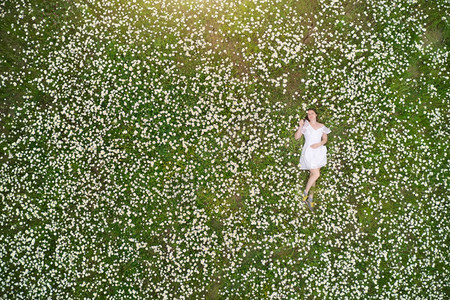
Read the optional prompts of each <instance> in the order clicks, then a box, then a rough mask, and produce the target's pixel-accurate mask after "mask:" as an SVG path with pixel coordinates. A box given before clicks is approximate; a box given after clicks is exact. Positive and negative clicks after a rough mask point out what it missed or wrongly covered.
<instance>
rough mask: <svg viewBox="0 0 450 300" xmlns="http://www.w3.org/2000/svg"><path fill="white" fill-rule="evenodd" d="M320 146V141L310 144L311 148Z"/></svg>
mask: <svg viewBox="0 0 450 300" xmlns="http://www.w3.org/2000/svg"><path fill="white" fill-rule="evenodd" d="M320 146H322V144H321V143H315V144H312V145H311V148H313V149H316V148H319V147H320Z"/></svg>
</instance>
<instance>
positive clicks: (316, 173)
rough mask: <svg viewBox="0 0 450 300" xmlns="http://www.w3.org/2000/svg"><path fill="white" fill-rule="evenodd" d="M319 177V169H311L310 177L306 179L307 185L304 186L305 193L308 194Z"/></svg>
mask: <svg viewBox="0 0 450 300" xmlns="http://www.w3.org/2000/svg"><path fill="white" fill-rule="evenodd" d="M319 176H320V168H319V169H311V170H310V175H309V179H308V183H307V184H306V189H305V192H306V193H308V192H309V190H310V189H311V187H312V186H313V185H314V186H315V184H316V180H317V178H319Z"/></svg>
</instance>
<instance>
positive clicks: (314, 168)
mask: <svg viewBox="0 0 450 300" xmlns="http://www.w3.org/2000/svg"><path fill="white" fill-rule="evenodd" d="M305 119H306V120H300V122H299V125H300V127H299V128H298V129H297V132H296V133H295V139H296V140H298V139H300V138H301V137H302V134H304V135H305V144H304V145H303V149H302V155H301V156H300V164H299V166H300V169H301V170H309V171H310V176H309V180H308V183H307V184H306V189H305V191H304V193H303V199H302V201H303V202H304V203H305V204H306V205H308V207H309V209H310V210H311V211H312V209H313V207H314V202H313V194H311V195H310V196H309V197H308V192H309V190H310V189H311V187H312V186H315V183H316V180H317V178H319V176H320V168H321V167H323V166H325V165H326V163H327V147H326V146H324V145H325V143H326V142H327V141H328V133H330V132H331V130H330V129H328V128H327V127H325V125H324V124H321V123H319V122H317V111H316V110H315V109H313V108H310V109H308V110H307V116H306V118H305Z"/></svg>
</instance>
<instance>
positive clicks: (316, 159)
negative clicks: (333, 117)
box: [299, 120, 331, 170]
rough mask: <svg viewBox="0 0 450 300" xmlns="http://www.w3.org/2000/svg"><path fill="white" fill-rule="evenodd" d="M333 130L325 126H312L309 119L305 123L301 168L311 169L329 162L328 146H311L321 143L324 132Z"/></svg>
mask: <svg viewBox="0 0 450 300" xmlns="http://www.w3.org/2000/svg"><path fill="white" fill-rule="evenodd" d="M330 132H331V130H330V129H328V128H327V127H325V126H322V127H320V128H319V129H317V130H316V129H314V128H312V126H311V124H309V122H308V120H305V123H304V124H303V128H302V133H303V135H304V136H305V144H304V145H303V149H302V155H301V156H300V164H299V166H300V169H301V170H310V169H318V168H321V167H323V166H325V165H326V164H327V147H326V146H325V145H322V146H320V147H318V148H316V149H313V148H311V145H312V144H316V143H320V141H321V140H322V134H323V133H326V134H328V133H330Z"/></svg>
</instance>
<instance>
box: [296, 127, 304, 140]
mask: <svg viewBox="0 0 450 300" xmlns="http://www.w3.org/2000/svg"><path fill="white" fill-rule="evenodd" d="M302 128H303V126H300V127H299V128H298V129H297V132H296V133H295V139H296V140H298V139H300V138H301V137H302V134H303V133H302Z"/></svg>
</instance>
